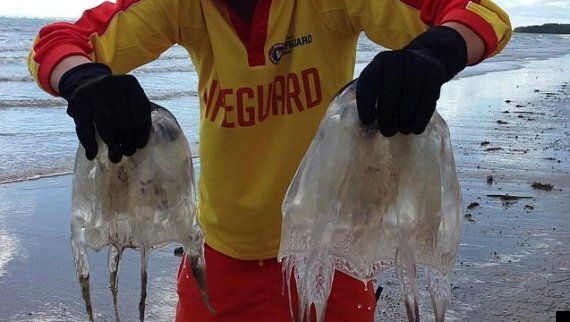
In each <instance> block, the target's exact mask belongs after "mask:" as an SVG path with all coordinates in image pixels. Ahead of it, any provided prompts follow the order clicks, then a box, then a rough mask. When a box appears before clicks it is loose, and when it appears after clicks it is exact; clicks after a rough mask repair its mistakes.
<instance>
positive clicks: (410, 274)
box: [396, 233, 420, 322]
mask: <svg viewBox="0 0 570 322" xmlns="http://www.w3.org/2000/svg"><path fill="white" fill-rule="evenodd" d="M401 235H406V234H405V233H402V234H401ZM409 242H410V241H409V240H407V239H406V238H402V237H401V239H400V247H399V249H398V250H397V251H396V274H397V276H398V279H399V280H400V282H401V283H402V284H401V286H402V294H403V296H404V304H405V305H406V313H407V315H408V321H410V322H419V321H420V308H419V304H418V297H419V294H418V293H419V292H418V281H417V274H416V261H415V256H414V251H413V249H412V247H411V246H410V243H409Z"/></svg>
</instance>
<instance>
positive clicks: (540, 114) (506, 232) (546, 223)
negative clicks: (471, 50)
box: [0, 55, 570, 321]
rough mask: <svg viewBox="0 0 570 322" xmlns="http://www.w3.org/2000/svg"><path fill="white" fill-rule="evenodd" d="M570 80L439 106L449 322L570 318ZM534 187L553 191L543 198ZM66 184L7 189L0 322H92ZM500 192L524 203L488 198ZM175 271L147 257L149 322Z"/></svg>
mask: <svg viewBox="0 0 570 322" xmlns="http://www.w3.org/2000/svg"><path fill="white" fill-rule="evenodd" d="M569 74H570V55H566V56H563V57H560V58H555V59H551V60H548V61H540V62H533V63H530V64H528V65H526V67H525V68H523V69H519V70H513V71H506V72H496V73H489V74H485V75H481V76H474V77H468V78H462V79H459V80H456V81H453V82H451V83H450V84H448V85H446V87H445V88H444V91H443V93H442V99H441V100H440V104H439V105H438V106H439V107H438V109H439V111H440V113H441V114H442V115H443V117H444V118H445V119H446V120H447V122H448V124H449V126H450V130H451V135H452V142H453V145H454V149H455V155H456V160H457V166H458V170H459V172H460V179H461V185H462V191H463V204H464V214H465V215H468V214H469V215H470V216H467V217H466V218H465V220H464V222H463V236H462V238H461V246H460V250H459V254H458V258H457V265H456V268H455V269H454V271H453V272H452V275H451V281H452V283H453V290H452V293H453V300H452V303H451V305H450V308H449V310H448V314H447V318H448V320H460V321H462V320H469V321H547V320H550V321H552V320H554V315H555V311H556V310H569V309H570V292H569V291H568V290H570V250H568V247H567V245H568V243H569V242H570V223H569V221H568V216H569V213H570V206H569V205H568V201H569V200H570V198H569V197H570V166H569V161H570V160H569V156H570V141H569V140H568V138H569V134H570V130H569V129H567V126H568V117H569V116H570V83H569V82H570V79H568V76H567V75H569ZM507 100H508V102H507ZM498 121H499V122H498ZM485 142H488V143H485ZM482 143H483V144H482ZM488 176H492V177H493V181H492V182H491V183H490V184H489V183H487V181H488V180H487V178H488ZM535 182H538V183H542V184H551V185H552V186H553V188H552V190H550V191H545V190H536V189H534V188H533V187H532V184H533V183H535ZM70 186H71V177H70V176H61V177H51V178H44V179H40V180H35V181H25V182H17V183H10V184H3V185H0V320H2V321H5V320H6V321H78V320H84V319H85V318H86V315H85V314H84V307H83V303H82V300H81V295H80V289H79V285H78V284H77V281H76V279H75V272H74V269H73V261H72V253H71V247H70V242H69V235H70V232H69V220H70V198H71V197H70V196H71V192H70ZM505 194H509V195H511V196H512V195H516V196H522V197H529V198H528V199H519V200H501V199H500V198H496V197H489V196H488V195H505ZM474 202H476V203H478V204H479V205H478V206H471V207H470V208H471V209H467V207H468V206H469V205H470V204H472V203H474ZM106 256H107V255H106V253H105V252H104V251H102V252H100V253H96V254H93V253H92V254H91V256H90V261H91V267H92V275H91V276H92V277H91V278H92V283H91V284H92V297H93V304H94V310H95V313H96V319H97V320H101V321H104V320H110V321H111V320H113V311H112V310H113V309H112V302H111V294H110V291H109V289H108V285H109V284H108V277H107V273H106ZM177 267H178V259H177V258H175V257H174V256H173V255H172V247H170V248H165V249H162V250H159V251H156V252H154V253H153V254H152V255H151V256H150V262H149V287H148V290H149V294H148V297H147V305H148V306H147V312H148V313H147V319H148V320H149V321H172V320H173V317H174V310H175V305H176V292H175V277H176V270H177ZM392 274H393V273H391V272H386V273H384V274H383V276H382V279H381V280H380V284H381V285H383V286H384V287H385V291H384V292H383V293H382V297H381V300H380V305H379V308H378V314H377V316H378V319H377V320H379V321H380V320H388V321H393V320H396V321H397V320H404V319H405V312H404V308H403V303H401V302H400V301H399V295H398V294H399V293H398V285H397V282H395V280H394V279H392V278H391V276H392ZM421 282H422V281H421V280H420V283H421ZM420 285H421V284H420ZM138 294H139V261H138V254H137V253H136V252H132V251H127V252H126V256H125V258H124V260H123V262H122V267H121V272H120V282H119V302H120V304H119V305H120V309H121V314H122V317H123V320H124V321H134V320H136V319H137V317H138V316H137V314H138ZM422 303H423V304H422V307H421V313H422V318H423V319H425V320H432V319H433V315H432V314H431V305H430V304H429V300H428V298H427V292H425V291H424V290H422Z"/></svg>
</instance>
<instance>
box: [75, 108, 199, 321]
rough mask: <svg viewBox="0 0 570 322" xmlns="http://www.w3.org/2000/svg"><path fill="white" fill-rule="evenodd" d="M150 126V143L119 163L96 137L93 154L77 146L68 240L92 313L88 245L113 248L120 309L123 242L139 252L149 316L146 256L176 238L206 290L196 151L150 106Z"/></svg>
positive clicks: (111, 268)
mask: <svg viewBox="0 0 570 322" xmlns="http://www.w3.org/2000/svg"><path fill="white" fill-rule="evenodd" d="M151 118H152V130H151V134H150V138H149V141H148V144H147V146H146V147H145V148H144V149H141V150H138V151H137V152H136V153H135V154H134V155H133V156H132V157H128V158H127V157H124V158H123V159H122V161H121V162H119V163H118V164H114V163H112V162H110V161H109V159H108V157H107V152H108V151H107V146H106V144H104V143H103V142H102V141H101V140H100V139H99V138H98V146H99V153H98V155H97V157H96V158H95V160H93V161H89V160H87V159H86V158H85V151H84V149H83V147H81V146H80V147H79V149H78V151H77V155H76V159H75V169H74V173H73V198H72V199H73V200H72V218H71V240H72V248H73V254H74V257H75V268H76V271H77V276H78V278H79V281H80V283H81V290H82V295H83V298H84V300H85V304H86V308H87V312H88V314H89V318H90V319H91V320H92V319H93V310H92V307H91V300H90V295H89V262H88V258H87V248H91V249H93V250H95V251H99V250H101V249H102V248H104V247H109V274H110V284H111V291H112V294H113V303H114V306H115V314H116V318H117V320H118V319H119V314H118V309H117V280H118V270H119V263H120V259H121V255H122V253H123V250H124V249H125V248H133V249H137V250H138V251H139V252H140V254H141V299H140V304H139V317H140V319H141V320H143V319H144V310H145V298H146V282H147V255H148V254H150V253H151V252H152V251H153V250H154V249H157V248H159V247H162V246H165V245H168V244H170V243H173V242H178V243H181V244H182V245H183V246H184V249H185V252H186V255H187V256H189V259H190V261H187V262H190V263H191V264H192V272H193V275H194V276H195V277H196V280H197V282H198V284H199V285H200V286H201V289H202V290H203V296H204V298H205V300H206V301H205V302H206V303H207V296H206V293H205V273H204V257H203V252H204V249H203V247H204V238H203V233H202V230H201V228H200V226H199V224H198V222H197V219H196V208H197V199H196V187H195V183H194V169H193V166H192V154H191V151H190V147H189V145H188V142H187V140H186V138H185V136H184V133H183V132H182V130H181V128H180V126H179V125H178V122H177V121H176V119H175V118H174V116H173V115H172V114H171V113H170V112H169V111H168V110H166V109H165V108H162V107H160V106H158V105H156V104H153V105H152V112H151Z"/></svg>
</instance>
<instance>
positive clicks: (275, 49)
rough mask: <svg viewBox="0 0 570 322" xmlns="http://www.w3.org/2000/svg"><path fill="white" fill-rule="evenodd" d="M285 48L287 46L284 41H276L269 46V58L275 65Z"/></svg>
mask: <svg viewBox="0 0 570 322" xmlns="http://www.w3.org/2000/svg"><path fill="white" fill-rule="evenodd" d="M286 49H287V47H286V46H285V44H284V43H278V44H275V45H273V46H271V48H269V60H271V62H272V63H274V64H275V65H277V64H279V62H280V61H281V56H283V53H284V52H285V50H286Z"/></svg>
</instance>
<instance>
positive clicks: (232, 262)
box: [176, 245, 376, 322]
mask: <svg viewBox="0 0 570 322" xmlns="http://www.w3.org/2000/svg"><path fill="white" fill-rule="evenodd" d="M205 254H206V269H207V271H206V279H207V282H206V283H207V289H208V294H209V297H210V302H211V304H212V306H213V307H214V309H215V310H216V311H217V314H216V315H212V314H211V313H210V312H209V311H208V309H207V308H206V306H205V305H204V303H203V301H202V296H201V295H200V291H199V290H198V288H197V286H196V282H195V281H194V278H193V277H192V273H191V272H190V267H189V265H187V266H186V268H184V266H183V265H182V264H181V265H180V269H179V271H178V306H177V308H176V321H177V322H190V321H191V322H194V321H196V322H204V321H232V322H233V321H247V322H257V321H259V322H261V321H263V322H266V321H275V322H280V321H283V322H290V321H291V315H290V313H289V312H290V311H289V297H288V294H287V289H286V287H285V290H284V292H283V280H282V272H281V263H279V262H277V260H276V259H274V258H273V259H267V260H263V261H258V260H248V261H244V260H238V259H235V258H232V257H228V256H226V255H223V254H222V253H220V252H217V251H215V250H214V249H212V248H211V247H209V246H207V245H206V250H205ZM185 269H188V272H184V270H185ZM294 282H295V279H294V277H293V278H292V280H291V284H292V285H291V300H292V302H293V309H294V311H295V312H296V311H297V307H298V304H297V291H296V289H295V285H294ZM375 309H376V297H375V296H374V290H373V287H372V283H369V284H368V287H366V290H365V287H364V284H363V283H362V282H361V281H359V280H356V279H354V278H352V277H350V276H348V275H346V274H343V273H341V272H338V271H337V272H336V274H335V277H334V281H333V287H332V291H331V295H330V297H329V300H328V304H327V310H326V314H325V321H327V322H333V321H334V322H337V321H362V322H367V321H374V311H375ZM295 314H296V313H295Z"/></svg>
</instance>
